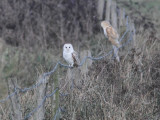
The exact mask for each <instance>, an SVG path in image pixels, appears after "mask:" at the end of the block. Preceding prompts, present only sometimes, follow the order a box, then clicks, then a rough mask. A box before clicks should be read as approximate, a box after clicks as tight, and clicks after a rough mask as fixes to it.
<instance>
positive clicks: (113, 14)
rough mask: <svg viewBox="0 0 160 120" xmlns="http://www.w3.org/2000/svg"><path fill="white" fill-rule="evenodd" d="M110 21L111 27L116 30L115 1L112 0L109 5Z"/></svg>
mask: <svg viewBox="0 0 160 120" xmlns="http://www.w3.org/2000/svg"><path fill="white" fill-rule="evenodd" d="M111 22H112V25H113V27H114V28H115V29H116V30H117V11H116V2H113V1H112V7H111Z"/></svg>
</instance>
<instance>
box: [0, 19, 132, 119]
mask: <svg viewBox="0 0 160 120" xmlns="http://www.w3.org/2000/svg"><path fill="white" fill-rule="evenodd" d="M129 30H130V29H129V24H128V17H127V20H126V31H125V32H124V34H123V35H122V37H121V38H120V39H119V41H120V42H122V40H123V39H124V37H125V36H126V35H127V33H128V32H129ZM132 39H133V32H130V36H129V39H128V41H127V42H126V43H124V44H123V45H121V46H120V47H119V48H118V49H120V48H122V47H124V46H126V45H127V44H128V43H129V42H130V41H131V40H132ZM112 52H113V49H112V50H110V51H109V52H108V53H107V54H105V55H103V56H100V57H91V56H86V57H85V58H84V59H83V60H82V61H81V63H80V65H79V67H81V66H82V65H83V64H84V63H85V62H86V60H87V59H90V60H101V59H103V58H105V57H107V56H108V55H110V54H112ZM58 66H62V67H66V68H71V67H70V66H69V65H65V64H63V63H61V62H60V61H58V62H57V63H56V65H55V66H54V68H53V69H52V70H51V71H50V72H46V73H44V74H43V75H42V77H41V78H40V80H39V82H38V83H36V84H34V85H32V86H31V87H28V88H27V87H26V88H23V89H21V88H19V87H17V86H16V87H15V90H14V92H13V93H11V94H10V95H8V96H7V97H6V98H5V99H2V100H0V103H4V102H6V101H7V100H8V99H10V98H11V97H13V96H14V95H16V94H17V93H24V92H27V91H30V90H33V89H35V88H37V87H39V86H40V85H41V84H42V83H44V82H45V80H46V79H45V78H46V77H47V76H49V75H51V74H53V73H54V72H55V71H56V69H57V68H58ZM57 90H59V89H58V88H56V89H55V90H54V91H53V92H52V93H51V94H48V95H46V96H44V98H43V99H42V102H41V104H40V105H38V106H37V107H36V108H34V109H33V110H32V111H31V112H30V113H29V114H28V115H27V116H25V117H24V120H26V119H28V118H30V117H31V116H32V114H33V113H35V112H36V111H37V110H38V109H40V108H41V107H42V106H43V104H44V103H45V101H46V99H47V98H49V97H51V96H53V95H54V94H55V93H56V91H57ZM60 94H62V93H60ZM62 95H63V94H62ZM67 95H68V94H67ZM60 111H61V110H60V108H58V109H57V111H56V114H55V116H54V120H56V117H57V114H59V112H60Z"/></svg>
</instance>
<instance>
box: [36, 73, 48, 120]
mask: <svg viewBox="0 0 160 120" xmlns="http://www.w3.org/2000/svg"><path fill="white" fill-rule="evenodd" d="M42 79H43V80H42ZM48 79H49V77H45V78H43V76H42V75H40V77H39V78H38V81H37V82H38V83H40V82H42V81H43V83H42V84H41V85H40V86H39V87H38V88H37V90H36V94H37V106H39V105H40V104H42V101H43V99H44V97H45V95H46V87H47V82H48ZM44 114H45V110H44V104H43V105H42V107H40V108H39V110H38V111H37V112H36V113H35V118H36V120H44V119H45V118H44Z"/></svg>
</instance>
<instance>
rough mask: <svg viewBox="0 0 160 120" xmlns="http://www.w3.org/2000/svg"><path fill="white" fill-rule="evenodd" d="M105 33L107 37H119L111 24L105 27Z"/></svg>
mask: <svg viewBox="0 0 160 120" xmlns="http://www.w3.org/2000/svg"><path fill="white" fill-rule="evenodd" d="M106 33H107V35H108V37H110V38H112V39H118V38H119V35H118V33H117V31H116V30H115V29H114V28H113V27H111V26H110V27H108V28H107V29H106Z"/></svg>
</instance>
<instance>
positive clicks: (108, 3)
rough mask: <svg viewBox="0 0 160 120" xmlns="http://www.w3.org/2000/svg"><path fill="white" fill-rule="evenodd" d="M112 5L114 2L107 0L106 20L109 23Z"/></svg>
mask: <svg viewBox="0 0 160 120" xmlns="http://www.w3.org/2000/svg"><path fill="white" fill-rule="evenodd" d="M111 3H112V0H107V9H106V16H105V17H106V18H105V19H106V20H107V21H108V22H109V21H110V13H111Z"/></svg>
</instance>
